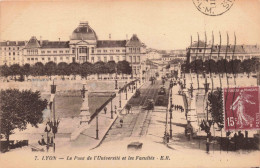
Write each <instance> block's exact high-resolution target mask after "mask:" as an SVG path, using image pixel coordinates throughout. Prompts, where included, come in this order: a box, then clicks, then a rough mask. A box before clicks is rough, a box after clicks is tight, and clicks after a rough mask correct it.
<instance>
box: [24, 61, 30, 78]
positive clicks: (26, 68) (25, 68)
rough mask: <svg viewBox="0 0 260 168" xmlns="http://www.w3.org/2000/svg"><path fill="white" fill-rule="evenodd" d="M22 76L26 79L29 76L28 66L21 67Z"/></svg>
mask: <svg viewBox="0 0 260 168" xmlns="http://www.w3.org/2000/svg"><path fill="white" fill-rule="evenodd" d="M22 69H23V74H24V75H25V76H26V77H28V76H29V75H30V70H31V66H30V64H25V65H24V66H23V67H22Z"/></svg>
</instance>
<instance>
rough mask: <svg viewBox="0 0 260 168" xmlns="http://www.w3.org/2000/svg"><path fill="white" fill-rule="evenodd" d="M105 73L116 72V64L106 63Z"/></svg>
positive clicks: (112, 62) (113, 62)
mask: <svg viewBox="0 0 260 168" xmlns="http://www.w3.org/2000/svg"><path fill="white" fill-rule="evenodd" d="M105 66H106V71H107V72H108V73H110V74H113V73H115V72H116V62H115V61H108V63H106V65H105Z"/></svg>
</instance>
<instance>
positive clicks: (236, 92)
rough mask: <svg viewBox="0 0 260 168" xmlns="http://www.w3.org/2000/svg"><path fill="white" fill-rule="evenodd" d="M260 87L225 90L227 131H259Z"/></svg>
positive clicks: (224, 101)
mask: <svg viewBox="0 0 260 168" xmlns="http://www.w3.org/2000/svg"><path fill="white" fill-rule="evenodd" d="M259 94H260V93H259V87H240V88H225V89H224V95H223V103H224V104H223V105H224V106H223V107H224V116H225V131H231V130H259V128H260V123H259V122H260V111H259Z"/></svg>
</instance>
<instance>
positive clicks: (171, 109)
mask: <svg viewBox="0 0 260 168" xmlns="http://www.w3.org/2000/svg"><path fill="white" fill-rule="evenodd" d="M169 112H170V138H171V139H172V107H170V110H169Z"/></svg>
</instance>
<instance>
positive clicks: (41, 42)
mask: <svg viewBox="0 0 260 168" xmlns="http://www.w3.org/2000/svg"><path fill="white" fill-rule="evenodd" d="M40 45H42V36H40Z"/></svg>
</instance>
